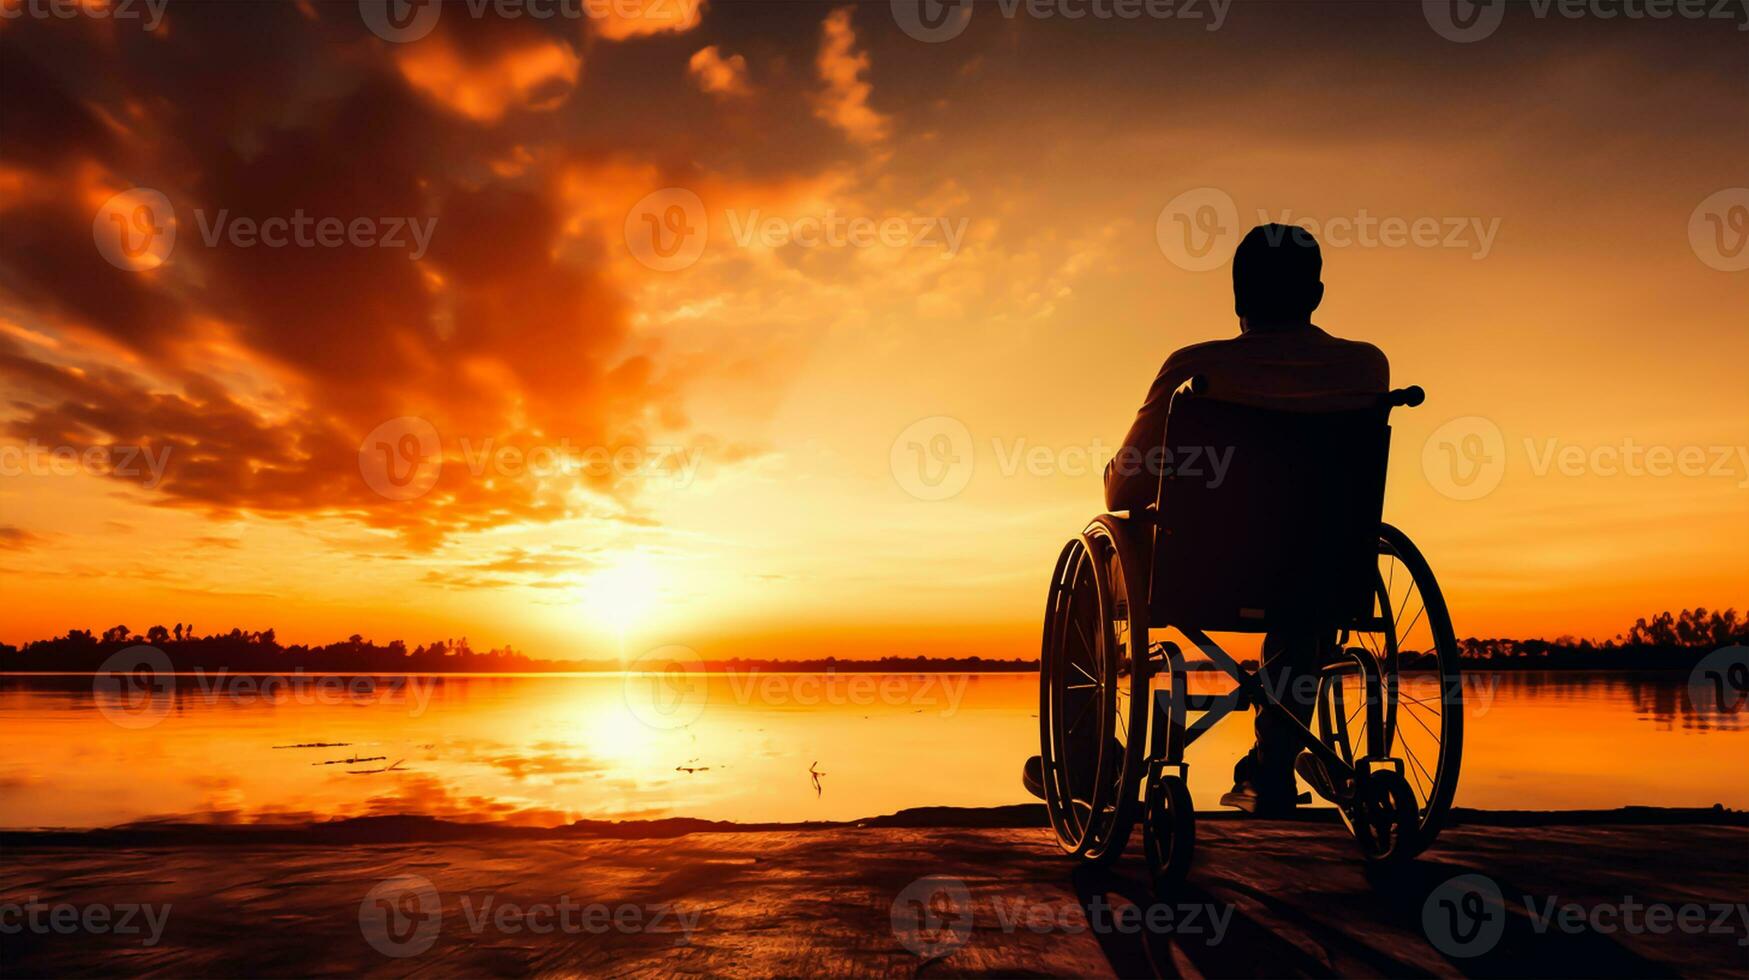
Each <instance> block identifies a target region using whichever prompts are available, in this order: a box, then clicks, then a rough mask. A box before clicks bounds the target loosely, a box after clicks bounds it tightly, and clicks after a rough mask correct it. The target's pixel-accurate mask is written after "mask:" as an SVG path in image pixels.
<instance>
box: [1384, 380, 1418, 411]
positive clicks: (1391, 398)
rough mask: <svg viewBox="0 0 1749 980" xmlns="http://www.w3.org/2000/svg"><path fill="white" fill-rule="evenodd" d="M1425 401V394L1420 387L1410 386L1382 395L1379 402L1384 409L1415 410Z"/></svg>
mask: <svg viewBox="0 0 1749 980" xmlns="http://www.w3.org/2000/svg"><path fill="white" fill-rule="evenodd" d="M1426 400H1427V392H1425V391H1422V390H1421V386H1420V385H1410V386H1409V387H1407V388H1398V389H1397V390H1395V391H1393V392H1390V393H1389V394H1387V395H1384V396H1383V398H1382V399H1381V401H1382V402H1383V404H1384V406H1385V407H1386V408H1415V407H1416V406H1418V405H1420V404H1421V403H1422V402H1424V401H1426Z"/></svg>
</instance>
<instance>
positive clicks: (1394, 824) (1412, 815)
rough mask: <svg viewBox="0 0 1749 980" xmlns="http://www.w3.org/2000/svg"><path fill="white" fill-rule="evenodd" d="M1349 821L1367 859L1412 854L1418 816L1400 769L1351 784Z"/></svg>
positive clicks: (1382, 858) (1407, 784) (1372, 774)
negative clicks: (1354, 784) (1353, 791)
mask: <svg viewBox="0 0 1749 980" xmlns="http://www.w3.org/2000/svg"><path fill="white" fill-rule="evenodd" d="M1354 796H1355V798H1354V804H1353V811H1352V815H1351V817H1350V823H1351V825H1352V826H1353V828H1354V840H1355V842H1356V843H1358V844H1359V845H1360V851H1361V853H1362V854H1363V855H1365V857H1366V859H1367V860H1368V861H1375V862H1389V861H1398V860H1402V859H1405V858H1407V857H1409V856H1410V855H1412V854H1414V853H1415V852H1416V850H1417V848H1416V847H1415V845H1414V839H1413V838H1414V835H1415V832H1416V829H1415V828H1416V825H1417V823H1418V820H1419V816H1418V814H1417V813H1416V810H1415V793H1414V792H1413V791H1412V790H1410V789H1409V782H1408V780H1405V779H1404V778H1403V775H1402V773H1396V772H1390V771H1384V772H1375V773H1371V774H1369V775H1366V776H1365V777H1364V778H1363V779H1362V780H1360V783H1359V785H1357V786H1356V787H1355V794H1354Z"/></svg>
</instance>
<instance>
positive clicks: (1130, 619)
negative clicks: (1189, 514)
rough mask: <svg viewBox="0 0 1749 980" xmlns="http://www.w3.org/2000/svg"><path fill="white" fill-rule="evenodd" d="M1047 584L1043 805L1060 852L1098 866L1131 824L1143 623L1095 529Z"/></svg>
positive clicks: (1114, 551) (1075, 544) (1068, 550)
mask: <svg viewBox="0 0 1749 980" xmlns="http://www.w3.org/2000/svg"><path fill="white" fill-rule="evenodd" d="M1052 583H1053V587H1052V593H1051V599H1050V602H1049V603H1048V605H1047V612H1046V622H1045V639H1044V649H1043V650H1042V651H1041V657H1042V659H1041V665H1040V699H1039V700H1040V705H1041V707H1042V710H1041V711H1040V713H1039V723H1040V742H1041V750H1040V755H1041V757H1042V760H1043V763H1044V766H1043V769H1044V782H1045V803H1046V808H1047V810H1048V811H1049V813H1050V818H1051V825H1052V829H1053V830H1054V831H1055V832H1056V835H1057V841H1058V843H1059V844H1060V845H1061V846H1062V848H1063V849H1064V850H1065V851H1068V852H1070V853H1072V854H1077V855H1080V856H1083V857H1087V858H1089V859H1091V860H1103V859H1105V858H1108V857H1111V856H1115V854H1116V852H1118V851H1121V850H1122V848H1123V845H1124V842H1125V841H1126V840H1127V839H1128V836H1129V832H1130V830H1131V827H1132V825H1133V823H1134V820H1135V811H1136V806H1137V801H1136V798H1137V797H1138V796H1139V794H1138V792H1137V789H1138V788H1139V785H1140V782H1141V780H1140V779H1139V778H1138V777H1137V775H1136V770H1137V768H1138V766H1139V764H1140V752H1139V749H1140V748H1141V739H1142V738H1143V737H1144V736H1145V734H1146V717H1145V716H1144V715H1141V714H1140V710H1141V709H1143V708H1145V707H1146V705H1145V703H1143V702H1144V701H1145V698H1141V699H1139V698H1138V697H1137V691H1136V687H1137V685H1138V684H1145V683H1146V679H1145V678H1146V674H1145V673H1144V672H1142V670H1143V667H1142V665H1141V663H1140V658H1141V657H1142V656H1143V655H1144V654H1145V648H1146V638H1145V635H1138V634H1142V633H1143V632H1144V631H1145V625H1143V623H1142V621H1141V620H1140V619H1139V618H1138V616H1137V614H1139V613H1140V612H1141V610H1138V609H1132V608H1130V605H1131V601H1132V596H1131V593H1130V581H1129V578H1128V577H1127V575H1126V572H1125V569H1124V568H1123V560H1122V554H1121V552H1120V551H1119V549H1118V546H1117V542H1116V540H1115V538H1113V537H1112V534H1111V532H1110V530H1109V529H1108V528H1106V527H1104V526H1103V525H1101V524H1099V523H1097V522H1096V523H1095V524H1094V525H1092V526H1090V527H1089V528H1088V531H1087V532H1086V534H1084V535H1083V536H1082V537H1081V538H1078V539H1076V540H1074V541H1071V542H1070V543H1069V544H1068V546H1066V547H1065V548H1064V550H1063V555H1062V557H1061V558H1060V559H1059V561H1058V566H1057V573H1056V575H1055V576H1054V577H1053V580H1052ZM1138 719H1140V722H1139V724H1138ZM1132 732H1135V736H1134V738H1133V739H1132V736H1131V733H1132Z"/></svg>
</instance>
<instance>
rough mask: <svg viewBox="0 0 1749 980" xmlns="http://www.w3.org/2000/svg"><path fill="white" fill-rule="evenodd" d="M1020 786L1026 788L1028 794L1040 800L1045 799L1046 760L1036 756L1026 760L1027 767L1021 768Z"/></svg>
mask: <svg viewBox="0 0 1749 980" xmlns="http://www.w3.org/2000/svg"><path fill="white" fill-rule="evenodd" d="M1020 785H1022V786H1025V787H1026V791H1027V792H1028V793H1031V794H1032V795H1034V796H1036V797H1038V798H1039V799H1041V800H1042V799H1044V798H1045V760H1044V759H1043V758H1041V757H1039V756H1036V755H1035V756H1033V757H1032V758H1030V759H1028V760H1026V765H1024V766H1022V767H1021V768H1020Z"/></svg>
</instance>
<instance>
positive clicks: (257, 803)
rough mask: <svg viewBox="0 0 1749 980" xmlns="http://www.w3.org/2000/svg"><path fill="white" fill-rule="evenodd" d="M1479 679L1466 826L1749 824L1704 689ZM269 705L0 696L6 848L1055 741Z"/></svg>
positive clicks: (511, 706)
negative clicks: (1690, 809)
mask: <svg viewBox="0 0 1749 980" xmlns="http://www.w3.org/2000/svg"><path fill="white" fill-rule="evenodd" d="M1467 680H1468V684H1467V690H1468V700H1467V704H1466V714H1467V719H1466V727H1467V733H1466V735H1467V737H1466V739H1465V748H1464V764H1463V777H1462V780H1461V783H1460V787H1459V790H1458V797H1457V804H1458V805H1459V806H1471V807H1485V808H1533V809H1534V808H1565V807H1615V806H1622V805H1626V804H1648V805H1660V806H1710V805H1712V804H1713V803H1723V804H1725V805H1726V806H1730V807H1737V808H1743V807H1749V779H1745V778H1744V776H1743V760H1744V759H1745V758H1749V731H1746V729H1749V726H1746V725H1745V721H1746V719H1745V717H1744V715H1745V714H1749V712H1744V713H1738V714H1718V713H1709V712H1704V711H1702V712H1697V711H1696V710H1694V708H1693V707H1692V706H1691V705H1690V702H1689V696H1688V689H1687V684H1686V681H1687V678H1686V675H1676V676H1672V675H1669V674H1650V673H1636V672H1619V673H1604V672H1589V673H1575V672H1547V673H1522V672H1514V673H1505V674H1479V675H1477V676H1473V677H1470V678H1468V679H1467ZM160 682H162V679H160ZM259 683H260V682H259V681H257V680H253V679H243V678H237V677H227V678H222V679H215V678H214V677H213V676H211V675H208V676H205V677H191V676H183V677H181V678H179V681H178V684H177V685H176V689H175V691H174V692H170V691H167V690H165V689H163V688H161V687H160V688H156V689H153V688H147V689H144V690H132V691H129V690H116V689H112V688H111V687H109V686H106V684H103V683H99V684H95V685H94V683H93V679H92V678H90V677H83V678H73V677H59V678H40V677H37V678H25V677H19V676H11V677H0V826H5V827H7V828H38V827H77V828H83V827H101V826H112V825H116V824H121V823H127V822H131V821H139V820H172V819H173V820H191V821H200V822H214V823H227V822H245V823H248V822H278V821H302V820H308V819H312V818H315V819H322V818H330V817H337V816H357V815H371V814H400V813H415V814H428V815H433V816H438V817H445V818H451V819H464V820H480V819H492V820H503V821H511V822H516V823H525V824H542V825H550V824H557V823H563V822H568V821H571V820H576V819H579V818H605V819H626V818H649V817H665V816H697V817H707V818H713V819H726V820H739V821H795V820H814V819H823V820H847V819H853V818H857V817H865V816H872V815H876V814H882V813H890V812H892V811H894V810H898V809H901V808H904V807H913V806H928V805H958V806H984V805H992V804H1004V803H1016V802H1024V801H1026V800H1028V799H1030V798H1029V797H1027V796H1026V795H1025V793H1024V791H1023V790H1022V789H1021V788H1020V778H1019V774H1020V765H1021V760H1022V759H1023V758H1024V757H1025V756H1027V755H1029V754H1031V753H1033V752H1036V751H1037V740H1038V721H1037V719H1036V718H1035V717H1034V715H1035V713H1036V712H1037V710H1038V708H1037V698H1038V687H1037V683H1038V682H1037V678H1036V675H1033V674H981V675H964V674H930V675H909V674H907V675H875V674H835V675H819V674H740V675H713V676H712V677H711V678H710V679H709V681H708V683H707V684H702V685H700V686H699V687H698V688H697V689H696V690H679V691H677V690H674V689H673V685H672V684H671V683H670V682H669V681H667V680H666V679H664V678H662V677H660V676H650V675H625V676H621V675H601V674H595V675H581V676H579V675H562V676H554V675H545V676H470V677H458V676H453V675H451V676H445V677H431V676H422V677H404V678H378V679H368V678H342V679H329V680H327V681H325V682H323V681H317V680H314V679H307V678H306V679H292V680H284V679H279V680H276V681H275V682H274V684H273V685H272V686H270V687H269V688H268V689H267V690H265V691H263V690H261V689H259V688H258V686H257V685H258V684H259ZM1221 685H1222V679H1220V678H1216V677H1200V678H1198V679H1197V684H1196V685H1195V686H1196V687H1197V688H1203V687H1206V688H1207V689H1209V690H1218V689H1220V687H1221ZM312 743H329V744H327V745H314V744H312ZM1249 743H1250V724H1249V721H1248V720H1247V719H1238V718H1235V719H1231V720H1229V721H1227V722H1225V723H1223V724H1221V725H1220V726H1218V727H1216V729H1215V730H1214V733H1213V734H1211V735H1210V736H1208V737H1206V738H1204V739H1203V740H1202V741H1200V742H1198V743H1197V744H1196V746H1195V747H1194V748H1193V749H1192V751H1191V754H1190V762H1191V770H1190V771H1191V789H1192V792H1193V794H1194V795H1195V798H1196V801H1197V803H1198V805H1199V807H1202V808H1213V807H1214V806H1215V801H1216V798H1217V797H1218V796H1219V794H1220V793H1221V792H1222V791H1224V790H1225V789H1226V788H1227V785H1228V782H1229V777H1230V774H1231V767H1232V763H1233V761H1234V760H1235V759H1236V758H1237V757H1238V756H1239V755H1240V754H1241V753H1243V752H1244V751H1245V749H1246V748H1247V747H1248V746H1249ZM379 757H380V758H379ZM810 770H812V771H813V772H817V773H820V775H819V776H818V777H817V783H818V787H817V788H816V777H815V776H814V775H813V774H812V773H811V772H810Z"/></svg>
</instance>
